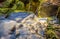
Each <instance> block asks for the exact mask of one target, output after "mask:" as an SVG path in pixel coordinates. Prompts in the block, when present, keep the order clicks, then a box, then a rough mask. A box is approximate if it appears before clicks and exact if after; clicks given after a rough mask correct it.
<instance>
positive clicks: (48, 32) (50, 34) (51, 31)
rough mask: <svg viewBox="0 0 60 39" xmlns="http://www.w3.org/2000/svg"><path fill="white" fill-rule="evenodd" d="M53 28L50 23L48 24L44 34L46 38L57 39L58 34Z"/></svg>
mask: <svg viewBox="0 0 60 39" xmlns="http://www.w3.org/2000/svg"><path fill="white" fill-rule="evenodd" d="M54 29H55V28H53V27H52V25H50V24H49V25H48V27H47V29H46V31H45V35H46V39H58V36H57V35H56V33H55V30H54Z"/></svg>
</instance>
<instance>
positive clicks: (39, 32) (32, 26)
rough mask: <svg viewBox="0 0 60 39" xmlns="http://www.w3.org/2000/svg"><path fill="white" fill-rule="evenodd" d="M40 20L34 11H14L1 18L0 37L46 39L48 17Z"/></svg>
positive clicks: (8, 38)
mask: <svg viewBox="0 0 60 39" xmlns="http://www.w3.org/2000/svg"><path fill="white" fill-rule="evenodd" d="M44 19H45V20H40V19H39V18H38V17H37V16H36V15H34V14H32V13H26V12H24V13H22V12H19V13H12V14H11V15H10V16H9V17H8V18H6V19H5V18H4V19H3V20H2V19H1V20H0V39H44V37H43V36H44V31H45V29H46V27H47V21H46V20H47V19H46V18H44Z"/></svg>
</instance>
